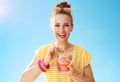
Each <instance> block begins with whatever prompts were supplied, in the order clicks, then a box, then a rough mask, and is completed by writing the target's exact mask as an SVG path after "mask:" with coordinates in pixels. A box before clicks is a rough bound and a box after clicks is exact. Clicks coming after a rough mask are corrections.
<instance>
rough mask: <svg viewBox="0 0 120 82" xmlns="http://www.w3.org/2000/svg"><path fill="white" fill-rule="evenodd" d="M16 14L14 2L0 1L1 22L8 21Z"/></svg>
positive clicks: (8, 0) (9, 0)
mask: <svg viewBox="0 0 120 82" xmlns="http://www.w3.org/2000/svg"><path fill="white" fill-rule="evenodd" d="M14 12H15V2H14V0H0V20H3V19H6V18H7V17H9V16H11V15H12V14H14Z"/></svg>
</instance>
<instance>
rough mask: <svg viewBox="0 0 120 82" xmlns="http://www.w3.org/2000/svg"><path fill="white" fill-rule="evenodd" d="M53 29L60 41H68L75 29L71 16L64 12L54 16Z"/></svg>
mask: <svg viewBox="0 0 120 82" xmlns="http://www.w3.org/2000/svg"><path fill="white" fill-rule="evenodd" d="M51 29H52V31H53V34H54V36H55V38H56V40H57V41H58V42H66V41H68V38H69V35H70V32H71V31H72V29H73V26H72V23H71V18H70V17H69V16H67V15H64V14H57V15H55V16H53V18H52V24H51Z"/></svg>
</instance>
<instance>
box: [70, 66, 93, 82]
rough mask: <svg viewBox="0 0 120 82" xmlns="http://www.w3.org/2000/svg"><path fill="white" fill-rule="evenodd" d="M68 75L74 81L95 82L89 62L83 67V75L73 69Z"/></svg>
mask: <svg viewBox="0 0 120 82" xmlns="http://www.w3.org/2000/svg"><path fill="white" fill-rule="evenodd" d="M70 77H71V79H72V80H73V81H74V82H95V80H94V76H93V73H92V69H91V66H90V64H89V65H87V66H86V67H85V68H84V75H83V76H81V75H80V74H78V73H77V72H75V71H73V73H72V75H70Z"/></svg>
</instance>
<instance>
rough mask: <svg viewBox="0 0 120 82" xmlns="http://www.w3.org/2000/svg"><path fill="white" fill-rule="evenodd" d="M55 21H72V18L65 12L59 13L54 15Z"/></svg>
mask: <svg viewBox="0 0 120 82" xmlns="http://www.w3.org/2000/svg"><path fill="white" fill-rule="evenodd" d="M53 22H54V23H71V18H70V17H69V16H68V15H65V14H57V15H54V17H53Z"/></svg>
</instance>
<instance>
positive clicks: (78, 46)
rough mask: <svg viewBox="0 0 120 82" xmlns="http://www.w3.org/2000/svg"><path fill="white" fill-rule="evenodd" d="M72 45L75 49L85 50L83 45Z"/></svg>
mask: <svg viewBox="0 0 120 82" xmlns="http://www.w3.org/2000/svg"><path fill="white" fill-rule="evenodd" d="M73 45H74V49H75V51H80V52H86V51H87V50H86V49H85V48H84V47H82V46H80V45H76V44H73Z"/></svg>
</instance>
